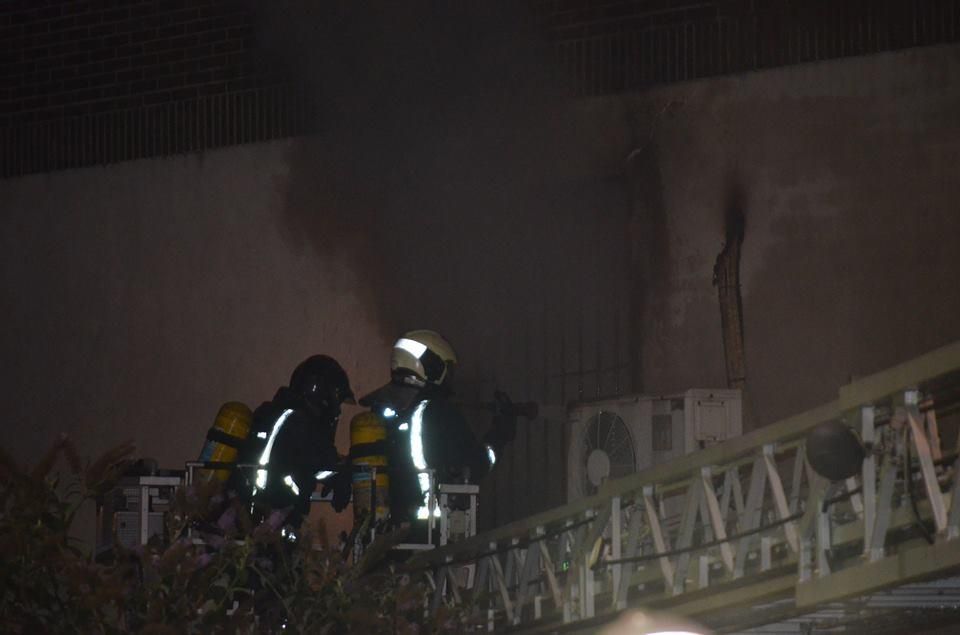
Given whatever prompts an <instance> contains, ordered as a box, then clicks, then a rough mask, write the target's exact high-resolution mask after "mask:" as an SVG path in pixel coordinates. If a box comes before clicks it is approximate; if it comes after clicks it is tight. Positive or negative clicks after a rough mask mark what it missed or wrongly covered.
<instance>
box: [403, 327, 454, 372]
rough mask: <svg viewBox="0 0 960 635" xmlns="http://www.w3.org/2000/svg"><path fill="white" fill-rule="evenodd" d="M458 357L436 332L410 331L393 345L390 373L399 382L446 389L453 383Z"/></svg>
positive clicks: (448, 343)
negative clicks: (452, 376)
mask: <svg viewBox="0 0 960 635" xmlns="http://www.w3.org/2000/svg"><path fill="white" fill-rule="evenodd" d="M456 364H457V354H456V353H455V352H454V350H453V347H452V346H450V342H448V341H447V340H445V339H444V338H443V336H441V335H440V334H439V333H437V332H435V331H427V330H419V331H410V332H408V333H404V334H403V335H402V336H400V339H398V340H397V341H396V343H395V344H394V345H393V353H392V355H391V356H390V372H391V374H392V375H393V377H394V378H395V379H396V380H399V381H401V382H403V383H407V384H413V385H415V386H425V385H427V384H433V385H435V386H443V385H444V384H445V383H447V382H449V381H450V377H451V375H452V374H453V369H454V367H455V366H456Z"/></svg>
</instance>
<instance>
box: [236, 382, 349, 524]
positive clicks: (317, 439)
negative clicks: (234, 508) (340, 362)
mask: <svg viewBox="0 0 960 635" xmlns="http://www.w3.org/2000/svg"><path fill="white" fill-rule="evenodd" d="M338 417H339V407H338V408H337V409H336V411H335V412H334V411H330V412H319V411H317V410H316V409H315V408H313V407H311V406H310V405H309V404H308V403H307V402H306V400H305V399H304V398H303V396H301V395H300V394H298V393H296V392H294V391H292V390H291V389H289V388H286V387H284V388H281V389H280V390H278V391H277V394H276V396H275V397H274V398H273V399H272V400H271V401H268V402H265V403H263V404H262V405H261V406H260V407H259V408H257V409H256V410H255V411H254V413H253V425H252V428H251V432H250V436H249V437H248V440H247V443H246V444H245V445H244V447H243V448H242V449H241V453H240V454H241V456H240V459H241V460H240V463H247V464H253V465H254V466H255V467H254V468H253V469H248V470H243V471H241V472H242V473H243V475H244V477H245V478H244V479H243V481H242V483H241V484H238V485H237V488H236V489H237V491H238V492H239V493H241V494H242V495H244V496H245V497H247V498H249V499H252V500H253V502H254V503H255V504H257V506H263V505H265V506H267V507H269V508H272V509H283V508H287V507H293V511H292V514H291V516H290V517H288V522H290V523H291V524H293V525H297V524H299V522H300V521H301V520H302V518H303V516H305V515H306V514H307V513H308V512H309V508H310V496H311V494H313V491H314V489H315V487H316V483H317V475H318V473H320V472H322V471H324V470H330V469H331V468H332V467H333V466H335V465H336V464H337V462H338V460H339V457H338V455H337V449H336V445H335V443H334V435H335V433H336V426H337V420H338ZM348 476H349V475H348ZM346 496H347V498H349V490H348V491H347V492H346ZM335 497H336V495H335ZM341 498H342V496H341ZM335 506H336V505H335Z"/></svg>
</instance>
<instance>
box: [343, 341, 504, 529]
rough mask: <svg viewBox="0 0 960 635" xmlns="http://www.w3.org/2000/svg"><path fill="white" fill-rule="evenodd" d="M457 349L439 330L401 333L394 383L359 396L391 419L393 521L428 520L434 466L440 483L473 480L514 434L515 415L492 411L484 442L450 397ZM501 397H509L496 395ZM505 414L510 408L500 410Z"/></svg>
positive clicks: (396, 346) (389, 447) (392, 361)
mask: <svg viewBox="0 0 960 635" xmlns="http://www.w3.org/2000/svg"><path fill="white" fill-rule="evenodd" d="M456 367H457V355H456V352H455V351H454V349H453V347H452V346H451V345H450V343H449V342H448V341H447V340H446V339H445V338H444V337H443V336H441V335H440V334H439V333H436V332H435V331H429V330H416V331H409V332H407V333H404V334H403V335H402V336H401V337H400V338H399V339H397V341H396V342H395V343H394V345H393V350H392V353H391V358H390V375H391V381H390V383H389V384H387V385H386V386H383V387H382V388H380V389H378V390H376V391H374V392H372V393H370V394H369V395H366V396H365V397H363V398H362V399H361V400H360V403H361V404H362V405H364V406H368V407H370V408H372V409H373V410H374V411H376V412H377V413H379V414H380V415H381V416H382V417H384V419H386V420H387V421H388V430H389V434H388V443H387V457H388V458H387V462H388V465H389V466H390V468H389V471H390V473H391V478H390V507H391V517H392V519H393V521H394V522H395V523H399V522H403V521H405V520H409V519H410V518H411V517H412V516H414V515H416V517H419V518H425V517H426V515H427V513H428V510H427V506H426V505H427V503H426V501H427V497H428V494H429V488H430V479H429V476H428V474H427V473H425V472H424V470H428V469H429V470H433V471H434V475H435V480H436V481H438V482H456V481H460V482H463V481H464V480H468V481H472V482H477V481H478V480H479V479H481V478H483V476H484V475H485V474H486V473H487V472H488V471H489V470H490V468H491V466H492V465H493V464H494V463H495V462H496V455H497V453H498V452H500V451H501V450H502V448H503V447H504V446H505V445H506V444H507V443H509V442H510V441H512V440H513V437H514V434H515V428H516V419H515V417H513V416H509V415H507V416H495V417H494V425H493V427H492V429H491V431H490V432H489V433H488V434H487V435H486V437H485V438H484V440H483V442H481V441H480V440H478V439H477V437H476V436H475V435H474V433H473V431H472V430H471V428H470V426H469V424H468V423H467V420H466V418H465V417H464V416H463V414H462V413H461V412H460V409H459V408H458V407H457V406H456V405H455V404H453V403H452V402H451V401H450V397H451V396H452V394H453V377H454V374H455V371H456ZM498 394H499V395H500V396H499V399H501V400H506V396H505V395H502V393H498ZM502 410H503V411H504V412H506V411H508V410H509V409H502Z"/></svg>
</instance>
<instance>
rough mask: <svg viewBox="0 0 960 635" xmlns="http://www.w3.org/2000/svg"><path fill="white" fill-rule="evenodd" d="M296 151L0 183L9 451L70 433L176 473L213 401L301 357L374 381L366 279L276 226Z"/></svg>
mask: <svg viewBox="0 0 960 635" xmlns="http://www.w3.org/2000/svg"><path fill="white" fill-rule="evenodd" d="M295 145H296V142H292V141H287V142H274V143H269V144H263V145H249V146H241V147H235V148H231V149H227V150H220V151H214V152H209V153H207V154H205V155H194V156H185V157H176V158H169V159H162V160H145V161H135V162H129V163H124V164H120V165H116V166H111V167H109V168H92V169H83V170H75V171H68V172H61V173H54V174H50V175H45V176H31V177H26V178H21V179H13V180H6V181H0V201H2V204H0V206H2V210H3V218H4V221H5V230H4V232H3V233H2V237H0V244H2V247H0V254H2V256H0V259H2V266H0V272H2V273H0V275H2V284H0V312H2V314H3V315H4V328H3V330H2V332H0V358H2V359H3V360H4V370H3V377H2V384H0V385H2V388H0V400H2V404H3V410H4V419H5V421H6V422H7V424H6V425H7V426H8V427H7V434H6V435H4V438H3V441H2V445H3V447H4V449H6V450H7V451H10V452H12V454H13V456H15V457H16V458H17V459H19V460H20V461H22V462H23V463H25V464H30V463H31V462H32V461H34V460H36V458H37V456H38V454H39V453H40V452H42V451H43V450H44V449H45V448H46V447H47V446H48V445H49V444H50V443H51V442H52V441H53V439H54V438H55V435H56V434H58V433H59V432H66V433H68V434H70V435H71V436H72V437H73V438H74V440H75V441H76V442H77V443H78V445H79V446H80V449H81V452H82V453H84V454H86V455H88V456H90V455H96V454H97V453H99V452H102V451H104V450H106V449H107V448H109V447H112V446H113V445H115V444H117V443H119V442H121V441H123V440H126V439H132V440H133V441H134V442H135V443H136V444H137V446H138V452H139V454H140V455H141V456H149V457H154V458H156V459H157V460H158V461H159V463H160V465H161V466H162V467H177V466H182V464H183V462H184V461H185V460H190V459H193V458H195V457H196V455H197V453H198V452H199V450H200V447H201V445H202V442H203V438H204V435H205V433H206V429H207V428H208V427H209V426H210V424H211V423H212V422H213V417H214V415H215V414H216V412H217V409H218V407H219V405H220V404H221V403H222V402H224V401H227V400H232V399H237V400H240V401H243V402H246V403H247V404H249V405H250V406H251V407H256V406H257V405H258V404H259V403H260V402H261V401H264V400H267V399H270V398H271V397H272V396H273V393H274V391H275V390H276V388H277V387H278V386H280V385H282V384H285V383H286V381H287V379H288V378H289V375H290V372H291V371H292V369H293V368H294V366H295V365H296V364H297V363H299V362H300V360H302V359H303V358H305V357H307V356H308V355H311V354H314V353H320V352H325V353H329V354H331V355H334V356H335V357H337V358H338V359H339V360H340V361H341V363H342V364H343V365H344V367H345V368H346V369H347V371H348V373H349V374H350V376H351V379H352V381H353V383H354V386H355V389H357V390H360V391H363V390H369V389H371V388H373V387H375V386H376V385H377V384H378V382H382V381H384V380H385V377H386V374H387V372H388V369H387V368H385V366H384V364H380V365H377V366H374V365H373V364H370V363H369V361H367V360H370V359H377V360H380V359H382V358H383V357H384V356H385V355H386V351H387V350H388V348H387V347H388V346H389V342H388V338H387V337H385V336H384V335H383V334H382V333H381V329H380V326H379V325H378V323H377V321H376V314H375V313H374V312H372V311H370V310H369V308H368V307H369V302H368V301H367V299H365V296H364V293H365V291H364V289H365V286H364V285H363V284H362V281H361V280H360V279H359V278H358V277H357V276H356V275H355V274H354V273H353V272H352V267H351V266H350V265H348V264H347V263H345V262H344V261H343V260H342V259H334V258H332V257H330V258H322V257H320V256H319V255H318V254H317V252H316V251H315V250H313V249H310V248H309V247H306V246H304V245H303V243H302V241H298V240H297V237H296V236H293V235H292V234H291V232H290V231H289V230H288V229H287V227H286V226H285V225H284V224H283V222H282V215H283V212H284V210H285V209H286V208H287V206H288V205H289V204H290V199H289V198H288V177H289V158H290V156H291V153H292V152H293V148H294V146H295ZM361 360H364V363H363V364H362V365H361V363H360V362H361ZM346 432H347V426H345V425H344V426H341V433H346ZM340 436H341V440H342V441H344V443H343V444H342V445H343V447H344V449H345V448H346V445H347V443H346V441H347V439H348V438H349V437H348V435H346V436H345V435H344V434H341V435H340Z"/></svg>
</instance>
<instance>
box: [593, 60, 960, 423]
mask: <svg viewBox="0 0 960 635" xmlns="http://www.w3.org/2000/svg"><path fill="white" fill-rule="evenodd" d="M958 78H960V48H958V47H956V46H945V47H934V48H927V49H916V50H911V51H906V52H901V53H891V54H883V55H877V56H872V57H865V58H853V59H847V60H841V61H834V62H826V63H820V64H811V65H806V66H802V67H796V68H789V69H782V70H774V71H769V72H761V73H754V74H749V75H743V76H737V77H730V78H724V79H715V80H707V81H699V82H693V83H689V84H682V85H675V86H670V87H664V88H660V89H657V90H652V91H650V92H648V93H645V94H643V95H638V96H633V97H630V98H626V99H621V100H606V101H601V102H595V103H593V104H591V106H590V107H592V108H596V109H597V112H596V115H597V116H606V117H622V116H623V113H624V112H626V113H627V116H629V117H632V118H634V120H635V121H636V122H637V123H636V129H637V131H638V132H637V135H636V138H637V139H638V142H637V144H636V145H637V147H638V153H637V155H635V160H634V163H633V169H634V172H633V178H634V179H635V180H634V188H633V190H634V194H635V197H634V224H633V229H634V236H635V242H634V246H635V249H636V252H635V262H636V263H637V266H638V271H640V272H641V274H642V277H644V278H645V279H646V285H645V287H644V289H642V290H641V294H642V297H643V298H644V302H643V304H644V306H645V309H644V313H643V318H642V326H641V328H642V329H644V330H645V333H644V335H643V337H642V341H643V351H642V357H643V381H642V383H643V386H644V389H645V390H647V391H651V392H665V391H670V390H677V389H683V388H686V387H689V386H697V385H703V386H716V385H722V384H723V383H724V382H725V372H724V364H723V350H722V341H721V335H720V320H719V308H718V301H717V293H716V288H715V287H713V286H712V284H711V277H712V268H713V264H714V260H715V258H716V256H717V254H718V253H719V251H720V249H721V247H722V244H723V241H724V218H725V214H726V213H727V212H728V211H729V210H731V209H733V208H739V209H740V210H741V211H742V212H743V213H744V214H745V217H746V235H745V240H744V243H743V257H742V285H743V304H744V322H745V341H746V353H747V376H748V379H747V383H748V390H749V395H748V398H749V401H750V403H751V405H752V408H753V421H752V425H754V426H759V425H764V424H767V423H771V422H773V421H775V420H777V419H779V418H782V417H785V416H788V415H790V414H792V413H795V412H798V411H802V410H804V409H806V408H809V407H812V406H815V405H817V404H818V403H821V402H824V401H827V400H829V399H831V398H833V397H835V395H836V390H837V387H838V386H839V385H840V384H843V383H845V382H847V381H848V380H849V378H850V377H853V376H863V375H866V374H869V373H871V372H875V371H877V370H880V369H882V368H884V367H887V366H890V365H893V364H896V363H899V362H901V361H904V360H906V359H909V358H911V357H914V356H916V355H919V354H921V353H923V352H925V351H927V350H930V349H932V348H935V347H937V346H939V345H942V344H944V343H946V342H950V341H952V340H955V339H957V338H960V321H958V320H957V318H956V316H957V314H958V312H960V286H958V284H957V279H958V276H960V250H958V245H960V203H958V201H960V179H958V178H957V177H958V176H960V173H958V169H960V168H958V166H960V79H958Z"/></svg>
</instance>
